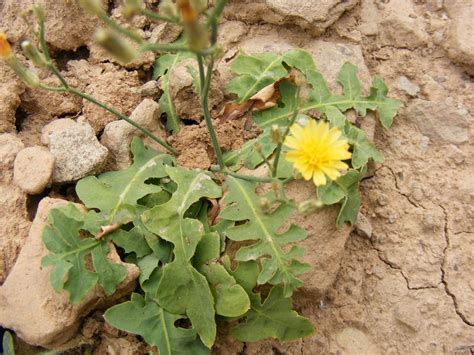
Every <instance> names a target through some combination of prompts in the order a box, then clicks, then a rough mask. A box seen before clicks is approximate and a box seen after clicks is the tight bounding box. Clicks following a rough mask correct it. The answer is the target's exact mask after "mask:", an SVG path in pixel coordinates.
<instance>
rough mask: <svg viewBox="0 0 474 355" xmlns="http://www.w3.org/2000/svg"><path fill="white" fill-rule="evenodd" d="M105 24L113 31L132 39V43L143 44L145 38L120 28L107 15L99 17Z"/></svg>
mask: <svg viewBox="0 0 474 355" xmlns="http://www.w3.org/2000/svg"><path fill="white" fill-rule="evenodd" d="M99 18H100V19H101V20H102V21H104V23H105V24H106V25H107V26H109V27H110V28H112V29H113V30H115V31H117V32H118V33H121V34H123V35H124V36H127V37H128V38H130V39H131V40H132V41H134V42H136V43H138V44H141V43H143V38H142V37H141V36H140V35H139V34H138V33H136V32H133V31H130V30H128V29H126V28H124V27H122V26H120V25H119V24H118V23H117V22H115V21H114V20H112V19H111V18H110V17H108V16H107V15H103V16H100V17H99Z"/></svg>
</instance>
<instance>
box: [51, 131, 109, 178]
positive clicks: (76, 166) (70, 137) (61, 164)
mask: <svg viewBox="0 0 474 355" xmlns="http://www.w3.org/2000/svg"><path fill="white" fill-rule="evenodd" d="M49 151H50V152H51V154H53V155H54V156H55V158H56V165H55V168H54V172H53V183H67V182H73V181H76V180H79V179H80V178H83V177H84V176H87V175H94V174H96V173H98V172H100V170H101V169H102V167H103V166H104V164H105V161H106V159H107V155H108V150H107V148H105V147H104V146H103V145H101V144H100V143H99V141H98V140H97V137H96V136H95V134H94V130H93V129H92V127H91V126H90V125H89V124H88V123H85V122H84V123H76V124H74V125H73V126H71V127H69V128H67V129H65V130H62V131H59V132H54V133H52V134H50V136H49Z"/></svg>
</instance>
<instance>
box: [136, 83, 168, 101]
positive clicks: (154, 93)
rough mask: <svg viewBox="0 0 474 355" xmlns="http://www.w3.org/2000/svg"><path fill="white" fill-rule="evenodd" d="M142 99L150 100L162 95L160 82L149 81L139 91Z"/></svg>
mask: <svg viewBox="0 0 474 355" xmlns="http://www.w3.org/2000/svg"><path fill="white" fill-rule="evenodd" d="M138 92H139V93H140V96H141V97H149V98H152V99H154V98H158V97H159V96H160V94H161V93H162V91H161V89H160V82H159V81H157V80H150V81H147V82H146V83H145V84H143V85H142V86H140V88H139V89H138Z"/></svg>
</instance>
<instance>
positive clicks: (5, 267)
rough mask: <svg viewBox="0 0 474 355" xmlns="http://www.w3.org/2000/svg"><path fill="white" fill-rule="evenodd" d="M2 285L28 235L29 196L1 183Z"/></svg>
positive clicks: (15, 187)
mask: <svg viewBox="0 0 474 355" xmlns="http://www.w3.org/2000/svg"><path fill="white" fill-rule="evenodd" d="M0 211H2V212H1V213H0V284H1V283H2V282H3V281H4V280H5V278H6V276H7V275H8V273H9V271H10V269H11V268H12V266H13V264H14V263H15V260H16V257H17V255H18V253H19V252H20V249H21V247H22V245H23V243H24V241H25V239H26V236H27V235H28V229H29V228H30V224H31V222H30V221H29V220H28V211H27V195H26V193H24V192H23V191H21V190H20V188H19V187H17V186H16V185H14V184H8V183H5V182H0Z"/></svg>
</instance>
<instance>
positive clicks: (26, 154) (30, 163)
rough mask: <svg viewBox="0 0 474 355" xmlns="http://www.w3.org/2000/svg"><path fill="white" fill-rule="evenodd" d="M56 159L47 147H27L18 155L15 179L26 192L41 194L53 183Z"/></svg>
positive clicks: (14, 171) (14, 172)
mask: <svg viewBox="0 0 474 355" xmlns="http://www.w3.org/2000/svg"><path fill="white" fill-rule="evenodd" d="M54 161H55V158H54V155H52V154H51V153H50V152H49V151H48V150H47V149H46V148H43V147H38V146H35V147H28V148H25V149H23V150H21V151H20V152H19V153H18V155H17V156H16V159H15V166H14V170H13V181H14V182H15V184H17V185H18V187H19V188H20V189H22V190H23V191H24V192H26V193H28V194H30V195H36V194H39V193H41V192H43V190H44V189H45V188H46V187H47V186H48V185H50V183H51V177H52V175H53V170H54Z"/></svg>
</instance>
